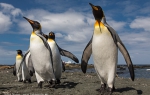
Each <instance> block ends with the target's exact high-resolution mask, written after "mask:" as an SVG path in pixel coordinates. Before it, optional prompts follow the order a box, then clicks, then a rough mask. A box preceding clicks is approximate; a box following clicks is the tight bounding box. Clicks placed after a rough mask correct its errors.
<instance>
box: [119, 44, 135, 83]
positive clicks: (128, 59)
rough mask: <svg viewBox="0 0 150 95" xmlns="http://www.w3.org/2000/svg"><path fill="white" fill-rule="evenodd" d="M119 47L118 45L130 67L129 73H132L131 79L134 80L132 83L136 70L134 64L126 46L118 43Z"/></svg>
mask: <svg viewBox="0 0 150 95" xmlns="http://www.w3.org/2000/svg"><path fill="white" fill-rule="evenodd" d="M117 45H118V48H119V50H120V52H121V53H122V55H123V56H124V58H125V61H126V63H127V66H128V69H129V72H130V76H131V79H132V81H134V77H135V75H134V68H133V64H132V61H131V58H130V55H129V53H128V51H127V49H126V48H125V46H124V45H123V44H121V43H119V42H117Z"/></svg>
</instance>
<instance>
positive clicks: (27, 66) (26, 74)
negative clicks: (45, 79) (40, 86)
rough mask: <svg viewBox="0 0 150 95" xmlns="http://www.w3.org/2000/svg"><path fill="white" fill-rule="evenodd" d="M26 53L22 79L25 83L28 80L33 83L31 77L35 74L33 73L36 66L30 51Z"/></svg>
mask: <svg viewBox="0 0 150 95" xmlns="http://www.w3.org/2000/svg"><path fill="white" fill-rule="evenodd" d="M26 54H27V55H26ZM26 54H25V55H24V57H25V60H24V58H23V60H22V62H23V64H22V63H21V64H22V79H23V82H24V83H26V81H28V82H29V83H31V77H32V76H33V73H34V67H33V63H32V60H31V54H30V52H28V53H26Z"/></svg>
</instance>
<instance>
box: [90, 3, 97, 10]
mask: <svg viewBox="0 0 150 95" xmlns="http://www.w3.org/2000/svg"><path fill="white" fill-rule="evenodd" d="M89 4H90V5H91V7H92V9H93V10H98V8H97V7H95V6H94V5H93V4H92V3H89Z"/></svg>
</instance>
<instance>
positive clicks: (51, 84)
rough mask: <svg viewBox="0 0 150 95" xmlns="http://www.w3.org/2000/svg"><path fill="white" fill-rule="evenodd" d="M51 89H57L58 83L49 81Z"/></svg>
mask: <svg viewBox="0 0 150 95" xmlns="http://www.w3.org/2000/svg"><path fill="white" fill-rule="evenodd" d="M49 84H50V85H49V88H56V81H55V80H51V81H49Z"/></svg>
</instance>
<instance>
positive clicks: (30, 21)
mask: <svg viewBox="0 0 150 95" xmlns="http://www.w3.org/2000/svg"><path fill="white" fill-rule="evenodd" d="M23 18H25V19H26V20H27V21H28V22H29V23H31V24H33V23H34V22H33V21H32V20H30V19H28V18H26V17H23Z"/></svg>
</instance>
